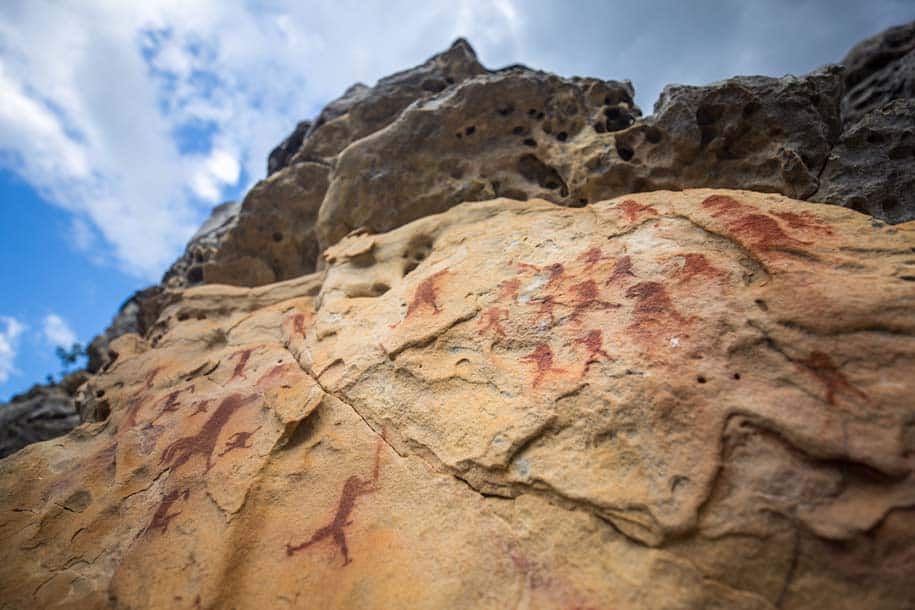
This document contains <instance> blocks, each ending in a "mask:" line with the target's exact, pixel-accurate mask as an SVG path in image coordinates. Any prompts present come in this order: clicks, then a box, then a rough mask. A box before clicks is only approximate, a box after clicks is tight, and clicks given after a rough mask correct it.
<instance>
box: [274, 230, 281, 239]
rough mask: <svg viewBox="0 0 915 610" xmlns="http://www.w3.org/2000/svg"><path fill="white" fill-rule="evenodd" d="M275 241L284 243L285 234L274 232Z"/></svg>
mask: <svg viewBox="0 0 915 610" xmlns="http://www.w3.org/2000/svg"><path fill="white" fill-rule="evenodd" d="M273 241H283V234H282V233H280V232H279V231H276V232H274V234H273Z"/></svg>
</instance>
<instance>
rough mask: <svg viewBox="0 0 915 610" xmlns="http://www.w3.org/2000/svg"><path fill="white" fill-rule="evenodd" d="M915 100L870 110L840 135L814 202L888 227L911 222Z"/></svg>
mask: <svg viewBox="0 0 915 610" xmlns="http://www.w3.org/2000/svg"><path fill="white" fill-rule="evenodd" d="M913 170H915V98H913V99H905V100H902V99H899V100H893V101H890V102H887V103H886V104H885V105H883V106H880V107H878V108H876V109H874V110H871V111H870V112H868V113H867V114H865V115H864V116H863V117H862V118H861V119H860V120H859V121H858V122H857V123H855V124H854V125H852V126H851V127H849V128H848V129H846V130H845V132H844V133H843V134H842V137H841V139H840V140H839V143H838V144H836V146H835V147H834V148H833V149H832V152H831V154H830V155H829V160H828V161H827V162H826V167H825V168H824V169H823V173H822V175H821V181H822V185H821V187H820V190H819V191H818V192H817V196H816V198H817V199H818V200H819V201H824V202H829V203H839V204H841V205H846V206H848V207H850V208H853V209H855V210H858V211H859V212H864V213H866V214H870V215H871V216H874V217H876V218H879V219H881V220H885V221H887V222H891V223H897V222H904V221H906V220H912V219H913V218H915V171H913Z"/></svg>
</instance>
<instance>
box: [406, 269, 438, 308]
mask: <svg viewBox="0 0 915 610" xmlns="http://www.w3.org/2000/svg"><path fill="white" fill-rule="evenodd" d="M446 273H448V270H447V269H442V270H441V271H439V272H437V273H433V274H432V275H430V276H429V277H427V278H426V279H424V280H423V281H422V282H420V283H419V286H417V287H416V292H415V293H414V294H413V300H412V301H411V302H410V305H409V306H407V315H406V317H407V318H409V317H410V316H411V315H413V314H414V313H416V312H417V311H419V310H420V309H431V310H432V314H433V315H434V314H438V313H439V312H440V311H441V308H440V307H439V305H438V281H439V280H440V279H441V277H442V276H443V275H445V274H446Z"/></svg>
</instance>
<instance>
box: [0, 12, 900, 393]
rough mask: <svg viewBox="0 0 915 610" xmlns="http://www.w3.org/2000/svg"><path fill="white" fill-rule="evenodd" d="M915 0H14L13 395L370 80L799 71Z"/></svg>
mask: <svg viewBox="0 0 915 610" xmlns="http://www.w3.org/2000/svg"><path fill="white" fill-rule="evenodd" d="M913 18H915V3H913V2H911V1H910V0H906V1H903V0H872V1H868V2H849V1H843V0H808V1H803V0H800V1H798V0H795V1H792V2H787V1H782V0H773V1H770V2H752V3H751V2H736V1H721V2H712V1H702V0H699V1H693V2H682V1H671V0H664V1H662V0H658V1H645V2H639V3H632V2H618V1H600V2H598V1H592V2H589V1H581V2H557V1H545V0H526V1H522V0H487V1H485V2H475V1H470V0H449V1H447V2H440V1H436V0H430V1H426V2H423V3H416V2H407V1H400V0H386V1H384V2H378V1H373V0H364V1H359V2H354V1H349V0H311V1H308V2H301V1H293V0H288V1H286V0H269V1H264V2H226V1H224V0H195V1H192V2H188V1H187V0H147V1H145V2H110V1H108V0H85V1H83V2H79V3H60V2H50V1H42V0H5V1H4V2H3V3H0V285H2V286H3V287H4V290H3V291H2V292H0V400H3V399H6V398H8V397H9V396H10V395H11V394H13V393H15V392H19V391H22V390H25V389H27V388H28V387H29V386H30V385H31V384H32V383H34V382H37V381H41V380H43V379H44V378H45V376H46V375H47V374H49V373H55V374H56V373H57V372H58V371H59V370H60V366H59V363H58V362H57V358H56V357H55V356H54V347H55V345H56V344H57V343H61V342H68V341H70V340H71V339H75V340H78V341H80V342H82V343H87V342H88V341H89V340H91V338H92V336H93V335H95V334H96V333H97V332H99V331H101V330H102V329H104V327H105V326H106V325H107V324H108V322H109V320H110V319H111V316H112V315H113V314H114V313H115V312H116V311H117V308H118V306H119V305H120V304H121V303H122V302H123V301H124V300H125V299H126V298H127V297H128V296H129V295H130V293H131V292H133V291H134V290H136V289H137V288H141V287H144V286H146V285H149V284H151V283H155V282H157V281H158V279H159V278H160V276H161V274H162V272H163V271H164V270H165V269H166V268H167V266H168V265H169V264H170V262H171V261H172V260H173V259H174V258H175V257H176V256H178V255H179V254H180V251H181V250H182V248H183V245H184V243H185V241H186V240H187V238H188V237H189V236H190V235H191V234H192V233H193V232H194V230H195V229H196V227H197V226H198V225H199V224H200V223H201V222H202V221H203V220H204V218H205V217H206V215H207V214H208V211H209V209H210V208H211V207H212V206H213V205H216V204H218V203H220V202H222V201H226V200H229V199H237V198H240V197H241V196H242V194H243V193H244V192H245V191H246V190H247V189H248V188H249V187H250V186H251V184H252V183H253V182H254V181H256V180H258V179H259V178H262V177H263V175H264V169H265V165H266V158H267V154H268V153H269V151H270V149H271V148H272V147H273V146H274V145H276V144H277V143H278V142H279V141H280V140H281V139H282V138H283V137H284V136H285V135H286V134H287V133H288V132H289V131H290V130H291V129H292V128H293V127H294V126H295V124H296V122H297V121H299V120H301V119H303V118H306V117H310V116H314V115H315V114H316V113H317V111H318V110H319V109H320V108H321V106H322V105H323V104H325V103H326V102H327V101H329V100H331V99H333V98H334V97H336V96H338V95H339V94H340V93H342V92H343V91H344V90H345V89H346V88H347V87H348V86H349V85H351V84H353V83H354V82H357V81H362V82H365V83H369V84H371V83H373V82H374V81H375V80H377V79H378V78H380V77H382V76H384V75H386V74H389V73H391V72H394V71H396V70H400V69H403V68H406V67H409V66H412V65H415V64H417V63H419V62H421V61H423V60H424V59H426V58H427V57H428V56H430V55H432V54H433V53H435V52H438V51H441V50H443V49H445V48H446V47H447V46H448V45H449V44H450V43H451V42H452V40H453V39H454V38H456V37H458V36H465V37H467V38H468V39H469V40H470V42H471V44H473V45H474V47H475V48H476V50H477V52H478V54H479V56H480V59H481V61H482V62H483V63H484V64H485V65H487V66H489V67H499V66H502V65H506V64H510V63H524V64H527V65H529V66H532V67H535V68H540V69H545V70H549V71H552V72H556V73H559V74H563V75H569V76H571V75H587V76H598V77H604V78H617V79H623V78H629V79H631V80H632V81H633V82H634V84H635V87H636V101H637V102H638V103H639V104H640V105H641V106H642V108H643V110H644V111H645V112H646V113H648V112H650V110H651V107H652V105H653V103H654V101H655V100H656V99H657V96H658V94H659V93H660V90H661V88H662V87H663V85H664V84H666V83H674V82H678V83H691V84H704V83H708V82H712V81H715V80H720V79H723V78H726V77H728V76H732V75H735V74H769V75H774V76H780V75H782V74H786V73H804V72H807V71H809V70H811V69H814V68H816V67H818V66H820V65H822V64H824V63H827V62H831V61H839V60H841V58H842V57H843V56H844V54H845V53H846V52H847V51H848V49H849V48H850V47H851V46H852V45H853V44H854V43H855V42H857V41H858V40H860V39H862V38H864V37H866V36H869V35H871V34H874V33H876V32H878V31H880V30H882V29H884V28H886V27H888V26H890V25H894V24H897V23H903V22H905V21H909V20H912V19H913Z"/></svg>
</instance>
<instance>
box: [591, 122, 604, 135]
mask: <svg viewBox="0 0 915 610" xmlns="http://www.w3.org/2000/svg"><path fill="white" fill-rule="evenodd" d="M594 131H596V132H597V133H607V128H606V127H605V126H604V124H603V123H595V125H594Z"/></svg>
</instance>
